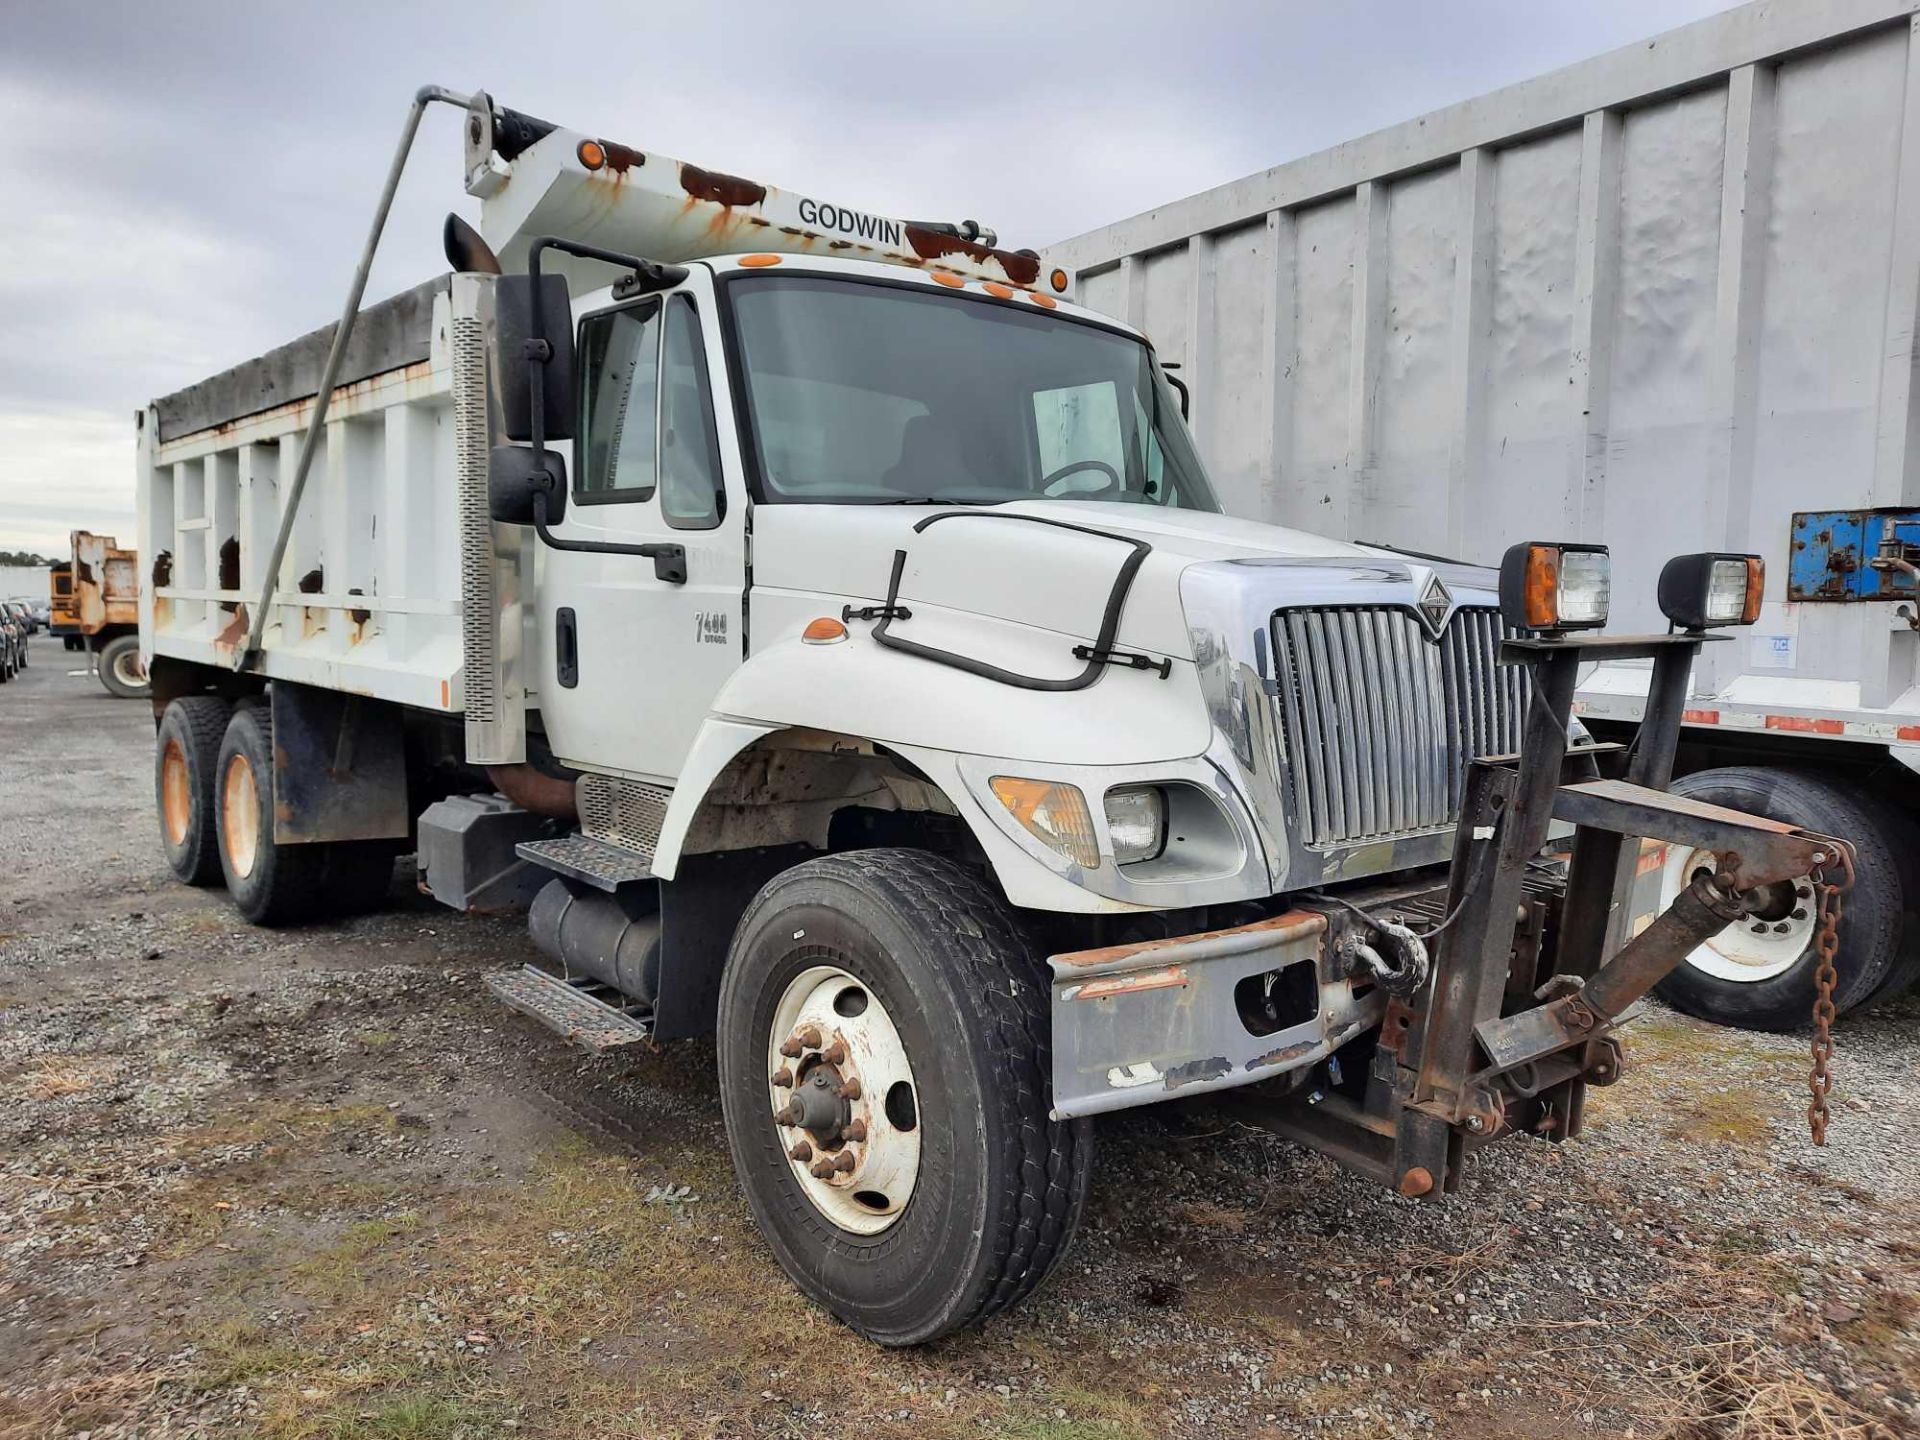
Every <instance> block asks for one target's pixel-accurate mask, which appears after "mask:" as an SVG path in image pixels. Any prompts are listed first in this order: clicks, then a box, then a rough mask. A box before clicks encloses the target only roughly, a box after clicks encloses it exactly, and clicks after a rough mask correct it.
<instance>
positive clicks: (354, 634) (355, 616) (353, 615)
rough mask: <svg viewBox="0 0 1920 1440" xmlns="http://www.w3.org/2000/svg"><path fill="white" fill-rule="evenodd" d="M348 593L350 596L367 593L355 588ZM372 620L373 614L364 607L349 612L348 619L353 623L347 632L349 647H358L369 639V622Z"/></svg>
mask: <svg viewBox="0 0 1920 1440" xmlns="http://www.w3.org/2000/svg"><path fill="white" fill-rule="evenodd" d="M347 593H348V594H349V595H364V594H366V593H367V592H366V591H364V590H362V589H360V588H359V587H358V586H355V587H354V588H353V589H351V590H349V591H347ZM372 618H373V612H372V611H371V610H368V609H366V608H364V607H359V606H356V607H355V608H353V609H350V610H348V611H347V619H348V620H349V621H351V622H352V624H351V626H350V627H349V629H348V631H347V644H348V645H350V646H351V645H358V644H359V643H360V642H361V641H362V640H364V639H366V638H367V622H368V621H369V620H371V619H372Z"/></svg>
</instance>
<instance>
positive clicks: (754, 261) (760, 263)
mask: <svg viewBox="0 0 1920 1440" xmlns="http://www.w3.org/2000/svg"><path fill="white" fill-rule="evenodd" d="M740 263H741V264H742V265H745V266H747V267H749V268H750V269H754V270H761V269H764V268H766V267H767V266H769V265H778V264H779V263H780V257H779V256H778V255H742V256H741V257H740Z"/></svg>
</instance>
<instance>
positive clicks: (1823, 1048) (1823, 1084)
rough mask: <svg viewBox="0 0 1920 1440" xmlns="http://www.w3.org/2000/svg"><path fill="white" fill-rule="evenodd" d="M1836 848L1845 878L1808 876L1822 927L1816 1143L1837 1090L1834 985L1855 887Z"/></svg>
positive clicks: (1849, 866) (1814, 1083)
mask: <svg viewBox="0 0 1920 1440" xmlns="http://www.w3.org/2000/svg"><path fill="white" fill-rule="evenodd" d="M1836 851H1837V854H1838V858H1839V861H1840V868H1841V870H1842V872H1843V873H1844V876H1845V878H1844V879H1843V880H1841V881H1839V882H1829V881H1828V879H1827V878H1826V872H1825V870H1815V871H1814V872H1813V874H1812V875H1811V876H1810V877H1808V878H1810V879H1811V880H1812V881H1813V888H1814V890H1815V892H1816V893H1817V894H1818V895H1819V897H1820V900H1819V906H1820V928H1819V930H1818V931H1817V932H1816V934H1815V936H1814V948H1815V950H1816V951H1817V952H1818V953H1819V956H1820V964H1819V966H1818V968H1816V969H1815V970H1814V972H1813V987H1814V996H1813V1068H1812V1070H1811V1071H1810V1072H1809V1073H1808V1075H1807V1089H1808V1090H1810V1091H1811V1092H1812V1094H1813V1101H1812V1103H1811V1104H1809V1105H1808V1106H1807V1128H1808V1129H1809V1130H1810V1131H1812V1132H1813V1143H1814V1144H1816V1145H1825V1144H1826V1143H1827V1118H1828V1111H1827V1092H1828V1091H1830V1090H1832V1089H1833V1019H1834V1008H1833V987H1834V985H1835V984H1836V983H1838V981H1839V979H1840V973H1839V971H1838V970H1836V969H1835V968H1834V963H1833V962H1834V957H1835V956H1837V955H1838V954H1839V953H1840V916H1841V913H1842V904H1841V900H1840V896H1841V894H1842V892H1844V891H1847V890H1851V889H1852V888H1853V857H1852V856H1851V855H1850V854H1848V853H1847V850H1846V847H1845V846H1839V847H1836Z"/></svg>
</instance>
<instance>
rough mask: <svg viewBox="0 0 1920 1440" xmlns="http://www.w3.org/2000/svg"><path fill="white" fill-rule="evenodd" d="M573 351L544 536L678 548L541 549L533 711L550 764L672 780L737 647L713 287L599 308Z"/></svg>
mask: <svg viewBox="0 0 1920 1440" xmlns="http://www.w3.org/2000/svg"><path fill="white" fill-rule="evenodd" d="M577 353H578V356H579V360H578V364H579V367H580V374H579V385H578V387H577V393H578V395H579V397H580V398H579V403H580V416H579V420H578V423H577V425H576V428H575V439H574V453H573V457H572V460H573V463H572V466H571V472H572V473H571V476H570V482H569V483H570V492H571V493H570V497H569V504H568V507H567V514H566V518H565V520H564V522H563V523H562V524H560V525H557V526H552V527H550V528H551V531H552V534H553V536H554V538H555V539H556V540H558V541H560V542H562V544H564V543H565V542H568V541H574V542H582V541H584V542H589V543H593V544H601V545H617V546H623V547H633V546H641V545H650V546H669V547H676V546H677V547H680V548H682V549H683V550H684V552H685V553H684V558H683V559H679V558H677V557H675V556H673V555H672V554H671V553H668V554H664V555H655V556H651V557H649V556H643V555H637V554H621V553H606V552H594V551H575V550H568V549H564V548H552V547H545V546H543V547H542V551H541V562H540V563H541V574H540V580H539V603H538V606H537V613H538V624H539V627H540V643H539V645H538V646H537V647H536V648H537V651H538V653H539V655H540V661H539V663H540V667H541V674H540V679H539V696H540V713H541V717H542V720H543V722H544V724H545V726H546V731H547V738H548V742H549V743H550V744H551V746H552V748H553V751H554V754H555V755H556V756H557V757H559V758H560V759H561V760H562V761H564V762H569V763H572V764H575V765H578V766H582V767H586V768H590V769H595V770H603V771H614V772H619V773H622V774H626V775H631V776H635V777H639V778H642V779H649V780H658V781H662V782H665V783H668V784H671V783H672V780H673V777H674V776H675V775H677V774H678V772H679V769H680V765H681V762H682V761H683V760H684V759H685V758H686V754H687V751H688V750H689V748H690V747H691V746H692V744H693V739H694V736H695V734H696V733H697V731H698V730H699V727H700V723H701V721H702V720H703V719H704V718H705V716H706V715H707V713H708V710H709V708H710V706H711V703H712V700H713V697H714V695H715V693H716V692H717V691H718V690H719V689H720V687H721V685H722V684H724V683H725V681H726V679H727V677H728V676H729V675H730V674H731V673H732V672H733V670H734V668H735V666H737V665H738V664H739V663H740V659H741V656H742V654H743V641H744V636H743V635H742V624H743V620H744V615H743V596H744V592H745V587H746V545H745V534H746V525H745V521H746V516H745V510H746V506H745V505H744V503H731V504H730V503H729V496H728V493H727V487H726V485H725V481H724V477H723V474H722V468H721V458H720V457H721V449H720V443H719V434H718V429H717V426H716V420H715V416H716V413H717V411H716V406H715V403H714V402H715V384H714V381H715V376H716V370H715V368H714V366H713V364H711V363H710V362H713V361H717V359H718V357H719V355H720V354H721V350H720V340H719V330H718V327H717V325H716V324H715V323H714V305H713V299H712V291H711V289H710V288H707V289H705V290H704V291H696V290H695V289H694V288H692V287H689V288H686V289H682V290H678V291H674V292H671V293H669V294H665V295H652V296H647V297H645V298H643V299H640V300H636V301H633V302H632V303H629V304H625V305H619V306H616V307H613V308H611V309H607V310H600V311H596V312H594V313H592V314H590V315H588V316H586V317H585V318H584V319H583V320H582V321H581V323H580V333H579V344H578V347H577ZM743 496H744V491H736V497H742V498H743ZM682 569H683V570H684V578H682Z"/></svg>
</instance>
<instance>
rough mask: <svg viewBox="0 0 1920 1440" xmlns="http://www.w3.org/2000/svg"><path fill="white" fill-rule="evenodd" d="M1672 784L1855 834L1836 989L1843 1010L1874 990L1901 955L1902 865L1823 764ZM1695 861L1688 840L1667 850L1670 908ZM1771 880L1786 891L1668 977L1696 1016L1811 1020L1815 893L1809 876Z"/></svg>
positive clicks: (1753, 810) (1665, 883)
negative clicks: (1817, 769) (1820, 770)
mask: <svg viewBox="0 0 1920 1440" xmlns="http://www.w3.org/2000/svg"><path fill="white" fill-rule="evenodd" d="M1669 788H1670V789H1671V790H1672V792H1673V793H1674V794H1675V795H1684V796H1687V797H1689V798H1691V799H1694V800H1703V801H1705V802H1707V803H1708V804H1712V805H1724V806H1727V807H1728V808H1729V809H1733V810H1744V811H1746V812H1747V813H1748V814H1750V815H1760V816H1764V817H1766V818H1767V819H1769V820H1781V821H1785V822H1786V823H1788V824H1790V825H1798V826H1801V827H1803V828H1805V829H1808V830H1813V831H1817V832H1819V833H1820V834H1823V835H1833V836H1836V837H1838V838H1839V839H1842V840H1851V841H1852V842H1853V846H1854V886H1853V889H1852V890H1851V891H1850V892H1848V893H1847V894H1846V895H1844V896H1842V897H1841V899H1842V903H1843V905H1844V907H1845V909H1844V912H1843V915H1842V918H1841V921H1840V951H1839V954H1838V955H1837V956H1836V957H1835V959H1834V968H1835V970H1836V971H1837V972H1838V974H1839V979H1838V981H1837V983H1836V984H1835V986H1834V993H1833V999H1834V1006H1835V1009H1836V1010H1837V1011H1838V1012H1839V1013H1840V1014H1842V1015H1844V1014H1845V1013H1846V1012H1847V1011H1849V1010H1851V1009H1853V1008H1854V1007H1855V1006H1857V1005H1860V1004H1862V1003H1864V1002H1865V1001H1866V1000H1868V999H1869V998H1871V997H1872V996H1873V994H1874V992H1875V991H1876V990H1877V989H1879V988H1880V986H1881V983H1882V982H1883V981H1884V980H1885V979H1886V977H1887V975H1888V974H1889V972H1890V971H1891V970H1892V968H1893V966H1894V963H1895V960H1896V959H1897V958H1898V956H1899V953H1900V948H1901V945H1902V942H1903V938H1904V937H1903V929H1904V922H1905V918H1906V917H1905V913H1904V905H1903V900H1904V897H1903V893H1902V892H1903V886H1902V884H1901V874H1900V869H1901V867H1900V863H1899V861H1898V859H1897V858H1896V857H1895V855H1894V854H1893V852H1892V850H1891V849H1890V848H1889V846H1888V843H1887V840H1886V838H1885V837H1884V836H1883V835H1882V833H1881V830H1880V827H1879V826H1878V825H1876V824H1875V823H1874V817H1873V815H1872V813H1870V812H1869V810H1868V809H1867V808H1866V807H1865V806H1863V805H1862V804H1861V803H1860V801H1859V799H1858V798H1857V797H1856V796H1855V795H1854V793H1853V792H1852V791H1850V790H1848V789H1846V788H1844V787H1843V786H1841V785H1839V784H1837V783H1835V782H1833V781H1830V780H1828V779H1826V778H1825V777H1823V776H1821V775H1818V774H1814V773H1811V772H1804V771H1795V770H1775V769H1771V768H1768V767H1766V766H1760V765H1733V766H1728V767H1726V768H1725V769H1721V770H1702V771H1699V772H1697V773H1695V774H1692V775H1685V776H1682V777H1681V778H1680V779H1678V780H1676V781H1674V782H1673V784H1672V785H1671V786H1670V787H1669ZM1698 864H1699V862H1698V859H1697V858H1696V857H1694V856H1693V855H1692V853H1691V852H1687V851H1684V850H1683V848H1682V847H1680V846H1677V845H1676V846H1673V847H1671V848H1670V849H1669V851H1668V853H1667V861H1666V869H1665V872H1664V873H1663V874H1662V876H1661V885H1660V903H1661V906H1662V908H1664V907H1665V906H1667V905H1669V904H1671V903H1672V901H1673V897H1674V896H1675V895H1676V894H1678V893H1679V890H1680V889H1681V888H1682V887H1683V886H1685V885H1686V884H1687V883H1688V882H1689V880H1690V879H1691V876H1692V873H1693V870H1694V869H1695V868H1696V867H1697V866H1698ZM1708 868H1710V866H1709V867H1708ZM1771 888H1773V889H1775V890H1777V891H1778V892H1779V893H1778V898H1777V903H1772V904H1770V905H1769V907H1768V908H1765V909H1762V910H1761V911H1759V912H1757V913H1756V914H1754V915H1752V916H1749V917H1748V918H1747V919H1746V920H1744V921H1741V922H1740V923H1738V924H1735V925H1729V926H1728V927H1727V928H1726V929H1725V930H1723V931H1722V932H1721V933H1720V934H1719V935H1716V936H1714V937H1713V938H1712V939H1710V940H1708V941H1707V942H1706V944H1704V945H1702V946H1700V947H1699V948H1698V949H1696V950H1695V951H1693V953H1692V954H1690V955H1689V956H1688V957H1687V958H1686V959H1685V960H1684V961H1682V962H1681V963H1680V965H1679V966H1678V968H1676V969H1675V970H1674V971H1673V972H1672V973H1671V974H1670V975H1668V976H1667V978H1666V979H1664V980H1662V981H1661V982H1660V984H1659V986H1658V987H1657V992H1658V994H1659V996H1660V998H1661V999H1662V1000H1665V1001H1666V1002H1667V1003H1668V1004H1670V1005H1672V1006H1674V1007H1675V1008H1676V1009H1679V1010H1684V1011H1686V1012H1687V1013H1688V1014H1689V1015H1697V1016H1699V1017H1700V1018H1701V1019H1703V1020H1712V1021H1714V1022H1716V1023H1718V1024H1721V1025H1733V1026H1737V1027H1739V1028H1741V1029H1745V1030H1795V1029H1799V1028H1802V1027H1804V1026H1806V1025H1807V1024H1809V1023H1810V1022H1811V1019H1812V1014H1813V1000H1814V971H1815V970H1816V968H1817V967H1818V964H1819V957H1818V954H1817V952H1816V950H1815V946H1814V937H1815V933H1816V930H1817V921H1818V907H1817V904H1816V901H1817V898H1818V897H1817V895H1816V893H1815V891H1814V889H1813V887H1812V885H1811V884H1810V883H1809V882H1808V881H1807V880H1806V879H1805V878H1802V879H1800V880H1797V881H1789V882H1786V883H1785V884H1783V885H1781V886H1777V887H1771Z"/></svg>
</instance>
